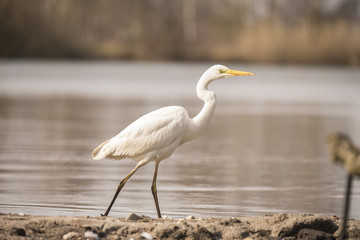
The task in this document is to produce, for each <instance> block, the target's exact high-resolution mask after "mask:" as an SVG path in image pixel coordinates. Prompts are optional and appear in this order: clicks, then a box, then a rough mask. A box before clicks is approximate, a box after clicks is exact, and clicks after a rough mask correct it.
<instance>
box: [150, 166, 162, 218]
mask: <svg viewBox="0 0 360 240" xmlns="http://www.w3.org/2000/svg"><path fill="white" fill-rule="evenodd" d="M159 163H160V162H157V161H156V162H155V172H154V178H153V183H152V186H151V192H152V194H153V197H154V201H155V206H156V211H157V215H158V217H159V218H161V213H160V207H159V201H158V197H157V189H156V178H157V172H158V167H159Z"/></svg>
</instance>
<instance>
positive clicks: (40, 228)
mask: <svg viewBox="0 0 360 240" xmlns="http://www.w3.org/2000/svg"><path fill="white" fill-rule="evenodd" d="M128 217H129V216H128ZM128 217H127V218H126V219H125V218H114V217H106V218H105V217H68V216H56V217H49V216H28V215H25V216H21V215H11V214H1V215H0V239H131V238H133V239H135V240H136V239H271V240H272V239H287V240H290V239H309V240H310V239H337V238H338V236H339V233H340V226H341V220H340V219H339V218H338V217H336V216H321V215H312V214H307V215H296V214H286V213H284V214H275V215H266V216H260V217H238V218H189V217H188V218H186V219H180V220H175V219H152V218H150V217H146V216H142V217H138V216H136V215H135V216H131V217H130V219H128ZM131 219H133V220H131ZM348 235H349V237H350V239H360V220H350V221H349V222H348Z"/></svg>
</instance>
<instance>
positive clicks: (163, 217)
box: [161, 216, 173, 220]
mask: <svg viewBox="0 0 360 240" xmlns="http://www.w3.org/2000/svg"><path fill="white" fill-rule="evenodd" d="M161 218H162V219H169V220H173V218H172V217H169V216H162V217H161Z"/></svg>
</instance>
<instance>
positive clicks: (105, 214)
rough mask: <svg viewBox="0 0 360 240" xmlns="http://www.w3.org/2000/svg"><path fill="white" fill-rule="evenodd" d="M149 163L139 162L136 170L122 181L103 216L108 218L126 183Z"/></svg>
mask: <svg viewBox="0 0 360 240" xmlns="http://www.w3.org/2000/svg"><path fill="white" fill-rule="evenodd" d="M146 163H147V162H139V163H138V164H137V165H136V166H135V168H134V169H133V170H132V171H131V172H130V173H129V174H128V175H127V176H126V177H125V178H124V179H123V180H121V182H120V184H119V186H118V188H117V190H116V192H115V195H114V197H113V199H112V200H111V203H110V205H109V207H108V209H107V210H106V212H105V213H104V214H101V216H107V215H108V214H109V212H110V209H111V207H112V205H113V204H114V202H115V200H116V198H117V196H118V195H119V193H120V191H121V189H122V188H123V187H124V185H125V183H126V182H127V180H129V178H130V177H131V176H132V175H133V174H134V173H135V172H136V171H137V170H138V169H139V168H140V167H141V166H144V165H145V164H146Z"/></svg>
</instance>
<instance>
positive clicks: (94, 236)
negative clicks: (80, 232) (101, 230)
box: [85, 231, 100, 240]
mask: <svg viewBox="0 0 360 240" xmlns="http://www.w3.org/2000/svg"><path fill="white" fill-rule="evenodd" d="M85 237H86V238H92V239H94V240H100V238H99V235H97V234H96V233H93V232H92V231H86V232H85Z"/></svg>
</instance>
